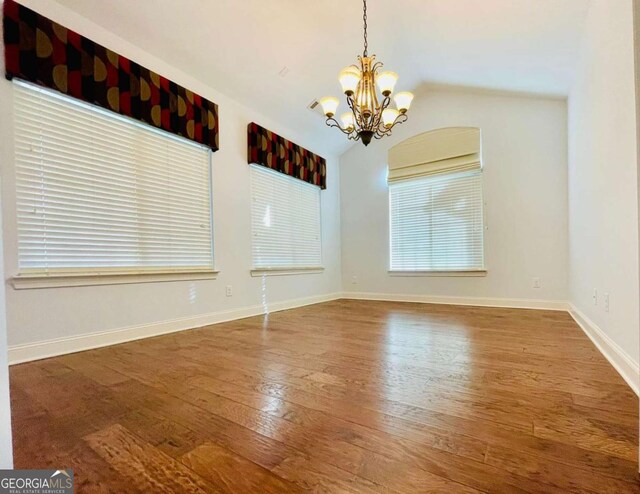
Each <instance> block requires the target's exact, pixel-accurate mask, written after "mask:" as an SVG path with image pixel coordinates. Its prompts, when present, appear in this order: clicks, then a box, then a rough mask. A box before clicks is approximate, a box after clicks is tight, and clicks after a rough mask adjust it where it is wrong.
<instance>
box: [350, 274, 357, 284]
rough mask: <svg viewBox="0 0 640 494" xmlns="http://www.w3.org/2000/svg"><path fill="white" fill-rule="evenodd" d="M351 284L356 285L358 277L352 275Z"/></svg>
mask: <svg viewBox="0 0 640 494" xmlns="http://www.w3.org/2000/svg"><path fill="white" fill-rule="evenodd" d="M351 284H352V285H357V284H358V277H357V276H354V277H352V278H351Z"/></svg>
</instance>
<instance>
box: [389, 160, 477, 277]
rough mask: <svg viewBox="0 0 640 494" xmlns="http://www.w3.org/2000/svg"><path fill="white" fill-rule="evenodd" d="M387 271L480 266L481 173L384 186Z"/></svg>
mask: <svg viewBox="0 0 640 494" xmlns="http://www.w3.org/2000/svg"><path fill="white" fill-rule="evenodd" d="M389 207H390V222H391V225H390V231H391V235H390V240H391V270H392V271H481V270H484V253H483V213H482V171H481V170H480V169H477V170H473V171H460V172H450V173H441V174H434V175H427V176H424V177H420V178H415V179H411V180H402V181H398V182H393V183H390V184H389Z"/></svg>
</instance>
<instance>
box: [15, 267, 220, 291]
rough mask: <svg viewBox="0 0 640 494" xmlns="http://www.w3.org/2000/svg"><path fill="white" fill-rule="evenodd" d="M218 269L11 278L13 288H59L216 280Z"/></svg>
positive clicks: (29, 275)
mask: <svg viewBox="0 0 640 494" xmlns="http://www.w3.org/2000/svg"><path fill="white" fill-rule="evenodd" d="M217 275H218V271H164V272H159V271H156V272H137V273H123V272H120V273H77V274H75V273H65V274H62V273H61V274H50V275H46V274H23V275H17V276H14V277H13V278H12V279H11V283H12V285H13V288H15V289H16V290H27V289H34V288H59V287H71V286H92V285H122V284H127V283H158V282H166V281H192V280H215V279H216V277H217Z"/></svg>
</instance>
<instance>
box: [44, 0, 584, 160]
mask: <svg viewBox="0 0 640 494" xmlns="http://www.w3.org/2000/svg"><path fill="white" fill-rule="evenodd" d="M56 1H57V2H58V3H59V4H62V5H63V6H66V7H68V8H70V9H71V10H73V11H75V12H77V13H78V14H80V15H82V16H84V17H86V18H88V19H90V20H91V21H93V22H95V23H96V24H98V25H100V26H102V27H104V28H106V29H108V30H110V31H112V32H113V33H114V34H116V35H118V36H120V37H122V38H124V39H126V40H128V41H130V42H132V43H134V44H136V45H138V46H140V47H141V48H142V49H144V50H145V51H147V52H149V53H151V54H153V55H155V56H157V57H159V58H162V59H164V60H165V61H167V62H168V63H171V64H173V65H175V66H176V67H177V68H179V69H181V70H182V71H184V72H187V73H189V74H191V75H193V76H194V77H196V78H198V79H200V80H202V81H203V82H206V83H207V84H209V85H210V86H212V87H215V88H216V89H218V90H219V91H220V92H222V93H225V94H227V95H228V96H230V97H232V98H234V99H236V100H238V101H240V102H242V103H244V104H246V105H247V106H250V107H253V108H255V109H256V110H258V111H260V112H262V113H264V114H265V115H267V116H269V117H271V118H274V119H277V120H279V121H283V120H284V122H285V123H289V125H290V126H292V127H302V128H305V129H307V130H309V129H311V128H317V132H322V133H325V134H326V139H327V142H328V144H329V145H331V146H332V148H334V149H336V150H339V149H340V146H341V145H343V141H344V139H343V137H342V136H341V135H338V133H335V135H334V132H335V131H334V130H332V129H325V128H324V122H323V120H322V118H321V117H320V116H319V115H317V114H315V113H312V112H310V111H309V110H307V105H308V104H309V103H310V102H311V101H312V100H313V99H315V98H320V97H322V96H324V95H328V94H333V95H336V96H339V86H338V82H337V73H338V71H339V70H340V69H341V68H342V67H344V66H346V65H349V64H351V63H353V62H354V61H355V58H356V56H357V55H358V54H360V53H361V51H362V2H361V1H360V0H313V1H312V0H180V1H176V0H136V1H131V0H108V1H105V0H56ZM368 4H369V16H368V19H369V47H370V53H375V54H376V55H377V57H378V59H379V60H381V61H383V62H385V67H386V68H388V69H390V70H395V71H396V72H398V74H399V75H400V80H399V82H398V86H397V87H398V89H406V90H413V91H418V92H419V91H420V90H422V89H424V88H425V87H428V85H430V84H445V85H458V86H472V87H481V88H490V89H498V90H508V91H523V92H531V93H539V94H543V95H553V96H566V95H567V94H568V91H569V87H570V84H571V78H572V73H573V70H574V67H575V65H576V59H577V56H578V51H579V44H580V37H581V31H582V26H583V23H584V19H585V16H586V12H587V9H588V0H535V1H532V0H393V1H391V0H386V1H383V0H369V2H368ZM85 34H87V35H89V36H90V33H85Z"/></svg>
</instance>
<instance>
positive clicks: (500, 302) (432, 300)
mask: <svg viewBox="0 0 640 494" xmlns="http://www.w3.org/2000/svg"><path fill="white" fill-rule="evenodd" d="M342 298H350V299H356V300H383V301H388V302H418V303H424V304H445V305H475V306H478V307H507V308H513V309H543V310H564V311H568V310H569V304H568V302H565V301H561V300H535V299H521V298H481V297H442V296H432V295H403V294H396V293H374V292H342Z"/></svg>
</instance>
